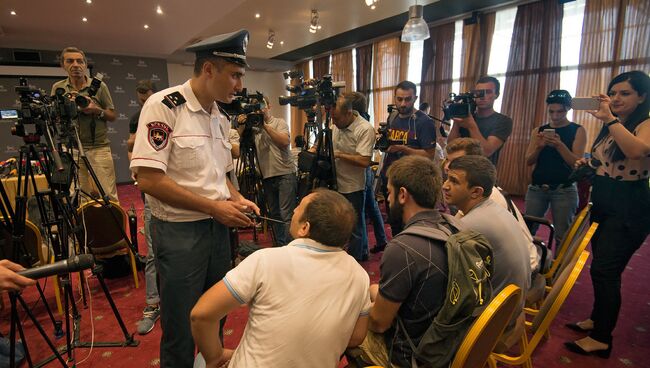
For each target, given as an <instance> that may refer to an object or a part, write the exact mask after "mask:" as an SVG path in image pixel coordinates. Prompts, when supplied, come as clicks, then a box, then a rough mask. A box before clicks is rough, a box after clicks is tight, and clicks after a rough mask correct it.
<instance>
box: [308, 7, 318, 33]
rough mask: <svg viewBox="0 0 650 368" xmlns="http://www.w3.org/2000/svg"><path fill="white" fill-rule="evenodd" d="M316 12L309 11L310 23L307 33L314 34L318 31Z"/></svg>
mask: <svg viewBox="0 0 650 368" xmlns="http://www.w3.org/2000/svg"><path fill="white" fill-rule="evenodd" d="M318 23H319V17H318V10H316V9H312V11H311V21H310V22H309V32H311V33H316V30H318V29H320V28H321V27H320V25H319V24H318Z"/></svg>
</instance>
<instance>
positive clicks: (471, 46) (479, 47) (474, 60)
mask: <svg viewBox="0 0 650 368" xmlns="http://www.w3.org/2000/svg"><path fill="white" fill-rule="evenodd" d="M495 18H496V16H495V13H494V12H492V13H486V14H481V15H480V16H479V18H478V22H477V23H474V24H469V25H463V44H462V48H461V53H460V60H461V68H460V91H455V92H456V93H465V92H467V91H470V90H472V89H473V88H474V84H475V83H476V81H477V80H478V79H479V78H480V77H482V76H484V75H486V74H487V70H488V63H489V61H490V49H491V48H492V36H493V35H494V21H495ZM452 37H453V36H452Z"/></svg>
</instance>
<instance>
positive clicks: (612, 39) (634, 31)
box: [574, 0, 650, 149]
mask: <svg viewBox="0 0 650 368" xmlns="http://www.w3.org/2000/svg"><path fill="white" fill-rule="evenodd" d="M649 47H650V2H648V1H647V0H589V1H587V2H586V4H585V15H584V20H583V24H582V41H581V45H580V65H579V67H578V87H577V91H576V96H592V95H596V94H598V93H606V92H607V85H608V84H609V82H610V81H611V80H612V79H613V78H614V77H615V76H616V75H618V74H620V73H622V72H626V71H630V70H643V71H645V72H648V71H649V70H650V51H648V49H649ZM574 120H575V121H576V122H578V123H580V124H583V125H584V127H585V129H586V131H587V149H590V148H591V144H592V143H593V141H594V139H595V138H596V136H597V135H598V132H599V131H600V128H601V125H602V124H601V123H599V122H598V121H597V120H596V119H595V118H594V117H592V116H591V115H589V114H588V113H586V112H584V111H575V112H574Z"/></svg>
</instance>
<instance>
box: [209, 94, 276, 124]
mask: <svg viewBox="0 0 650 368" xmlns="http://www.w3.org/2000/svg"><path fill="white" fill-rule="evenodd" d="M219 106H221V107H222V108H223V109H224V110H225V111H226V113H228V115H231V116H237V115H246V121H245V122H244V124H245V125H246V129H250V128H253V127H256V128H260V127H262V125H264V114H263V113H261V112H260V111H261V110H262V109H263V108H265V107H266V102H264V95H263V94H262V93H261V92H259V91H256V93H254V94H252V93H251V94H249V93H248V91H247V90H246V88H244V89H242V91H241V92H240V93H238V94H237V96H236V97H235V99H234V100H233V101H232V102H231V103H229V104H223V103H219Z"/></svg>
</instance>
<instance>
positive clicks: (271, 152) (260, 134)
mask: <svg viewBox="0 0 650 368" xmlns="http://www.w3.org/2000/svg"><path fill="white" fill-rule="evenodd" d="M260 102H261V101H260ZM262 113H263V114H264V123H263V124H262V125H261V126H259V127H251V128H250V129H253V132H254V133H255V151H256V152H257V159H258V161H259V170H260V172H261V173H262V178H263V179H262V184H263V186H264V193H265V196H266V202H267V205H268V207H269V212H270V213H269V215H270V216H271V218H274V219H278V220H282V221H285V222H287V223H289V222H290V221H291V214H292V213H293V210H294V208H296V186H297V181H296V165H295V161H294V159H293V155H292V153H291V147H290V146H289V143H290V142H291V140H290V137H289V125H288V124H287V122H286V121H284V120H283V119H280V118H276V117H274V116H273V115H271V105H270V104H269V100H268V99H267V98H266V97H264V105H263V107H262ZM237 121H238V123H239V128H238V130H239V134H240V135H241V136H242V137H244V136H246V135H245V134H244V129H246V115H244V114H242V115H239V117H238V118H237ZM271 226H273V232H274V233H275V237H276V241H277V245H278V246H282V245H287V244H288V243H289V242H290V241H291V235H290V234H289V226H288V225H287V224H280V223H276V222H273V223H272V225H271Z"/></svg>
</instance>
